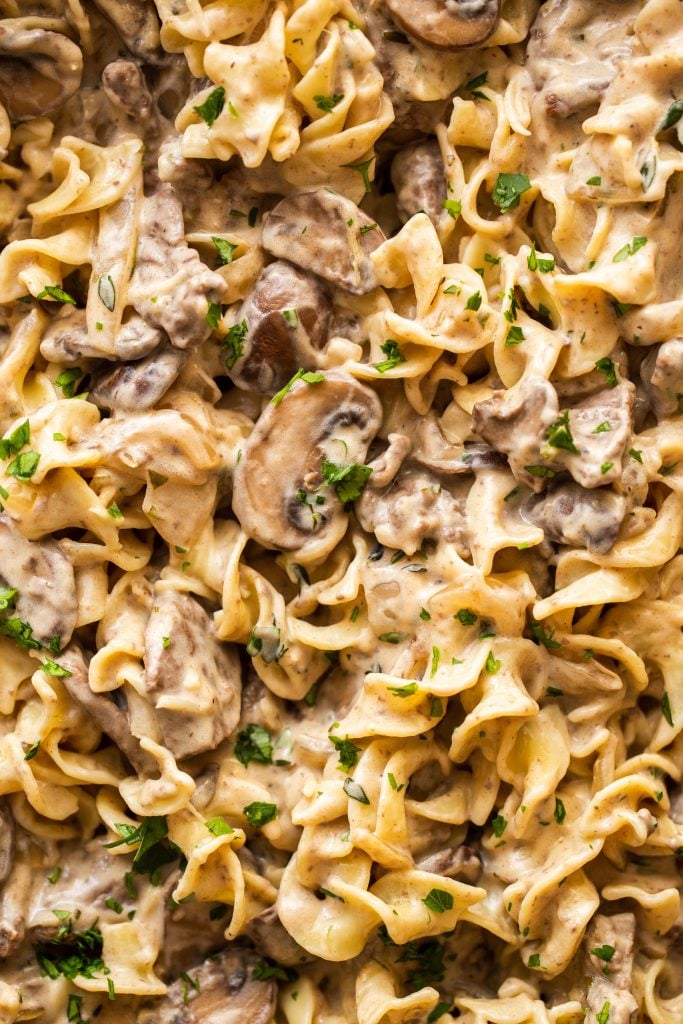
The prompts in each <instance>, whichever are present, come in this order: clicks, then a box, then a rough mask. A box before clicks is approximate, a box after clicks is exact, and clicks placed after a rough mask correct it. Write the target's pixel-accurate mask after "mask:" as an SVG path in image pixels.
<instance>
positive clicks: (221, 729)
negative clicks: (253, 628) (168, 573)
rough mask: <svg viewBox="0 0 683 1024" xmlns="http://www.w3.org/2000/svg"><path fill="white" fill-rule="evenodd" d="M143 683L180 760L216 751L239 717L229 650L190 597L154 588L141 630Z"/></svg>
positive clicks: (237, 676)
mask: <svg viewBox="0 0 683 1024" xmlns="http://www.w3.org/2000/svg"><path fill="white" fill-rule="evenodd" d="M145 682H146V690H147V695H148V697H149V698H150V699H151V700H152V702H153V703H154V706H155V709H156V712H155V717H156V720H157V722H158V725H159V729H160V732H161V736H162V741H163V744H164V746H165V747H167V748H168V749H169V750H170V751H171V753H172V754H173V756H174V757H176V758H177V759H178V760H180V759H182V758H185V757H193V756H194V755H195V754H200V753H202V752H203V751H205V750H214V749H215V748H216V747H217V746H218V744H219V743H221V742H222V740H224V739H226V737H228V736H230V735H231V733H232V732H233V730H234V729H235V726H236V725H237V723H238V721H239V717H240V706H241V696H242V681H241V672H240V664H239V660H238V658H237V655H236V653H235V651H234V650H233V648H232V647H229V646H228V645H227V644H223V643H221V642H220V641H219V640H217V639H216V635H215V630H214V626H213V622H212V621H211V619H210V618H209V616H208V615H207V613H206V612H205V611H204V609H203V608H202V606H201V605H200V604H199V602H198V601H195V600H194V598H192V597H190V596H189V595H188V594H182V593H179V592H178V591H176V590H160V589H157V591H156V593H155V596H154V605H153V608H152V613H151V615H150V617H149V621H148V623H147V629H146V631H145Z"/></svg>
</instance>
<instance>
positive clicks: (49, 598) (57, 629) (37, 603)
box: [0, 515, 78, 647]
mask: <svg viewBox="0 0 683 1024" xmlns="http://www.w3.org/2000/svg"><path fill="white" fill-rule="evenodd" d="M0 580H4V582H5V584H6V585H7V586H8V587H10V588H11V589H16V590H17V591H18V593H17V595H16V598H15V603H14V611H13V612H10V613H9V614H8V615H7V618H9V619H15V618H16V619H20V620H22V621H23V622H27V623H28V624H29V625H30V627H31V629H32V630H33V636H34V637H35V638H36V639H37V640H38V641H39V642H40V643H41V644H44V645H45V646H47V645H48V644H49V643H50V641H51V640H53V639H54V638H55V637H57V639H58V641H59V646H60V647H63V646H64V645H65V644H68V642H69V640H70V639H71V634H72V633H73V631H74V629H75V628H76V620H77V618H78V599H77V596H76V580H75V577H74V570H73V565H72V564H71V561H70V559H69V558H67V556H66V555H65V554H64V552H63V551H62V549H61V547H60V545H59V544H58V543H57V542H56V541H53V540H41V541H37V540H26V538H25V537H24V536H23V535H22V534H21V533H19V531H18V530H17V528H16V527H15V525H14V523H13V522H12V520H11V519H10V518H9V516H8V515H0Z"/></svg>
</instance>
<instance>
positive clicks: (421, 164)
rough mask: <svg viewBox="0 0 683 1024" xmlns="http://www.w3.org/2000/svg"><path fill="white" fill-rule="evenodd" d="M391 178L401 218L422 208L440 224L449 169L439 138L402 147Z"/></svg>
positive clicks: (432, 219) (409, 216)
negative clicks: (445, 166)
mask: <svg viewBox="0 0 683 1024" xmlns="http://www.w3.org/2000/svg"><path fill="white" fill-rule="evenodd" d="M391 180H392V183H393V186H394V189H395V190H396V209H397V211H398V215H399V217H400V218H401V220H402V221H403V222H404V223H405V222H406V221H407V220H410V218H411V217H412V216H413V215H414V214H416V213H419V212H420V211H423V212H424V213H426V214H427V216H428V217H429V219H430V220H431V221H432V223H433V224H437V223H438V221H439V218H440V217H441V214H442V213H443V203H444V200H445V199H446V172H445V170H444V165H443V160H442V158H441V150H440V149H439V144H438V142H437V141H436V139H429V140H428V141H426V142H418V143H415V145H413V146H407V147H406V148H405V149H402V150H401V151H400V152H399V153H397V154H396V156H395V157H394V159H393V162H392V165H391Z"/></svg>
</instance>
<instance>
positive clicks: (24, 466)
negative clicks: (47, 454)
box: [6, 452, 40, 483]
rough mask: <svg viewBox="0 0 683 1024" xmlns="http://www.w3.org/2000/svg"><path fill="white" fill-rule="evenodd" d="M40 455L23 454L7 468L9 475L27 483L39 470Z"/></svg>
mask: <svg viewBox="0 0 683 1024" xmlns="http://www.w3.org/2000/svg"><path fill="white" fill-rule="evenodd" d="M39 462H40V455H39V453H38V452H22V453H21V454H20V455H17V457H16V458H15V459H12V461H11V462H10V464H9V466H8V467H7V470H6V472H7V475H8V476H13V477H15V479H17V480H20V481H21V482H22V483H27V482H28V481H29V480H30V479H31V477H32V476H33V474H34V473H35V471H36V470H37V468H38V463H39Z"/></svg>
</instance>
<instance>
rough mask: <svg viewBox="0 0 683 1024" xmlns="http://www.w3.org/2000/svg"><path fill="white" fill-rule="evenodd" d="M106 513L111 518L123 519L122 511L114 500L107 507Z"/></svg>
mask: <svg viewBox="0 0 683 1024" xmlns="http://www.w3.org/2000/svg"><path fill="white" fill-rule="evenodd" d="M107 515H109V516H111V517H112V519H123V512H122V511H121V509H120V508H119V506H118V505H117V504H116V502H115V501H112V503H111V505H110V506H109V508H108V509H107Z"/></svg>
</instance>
